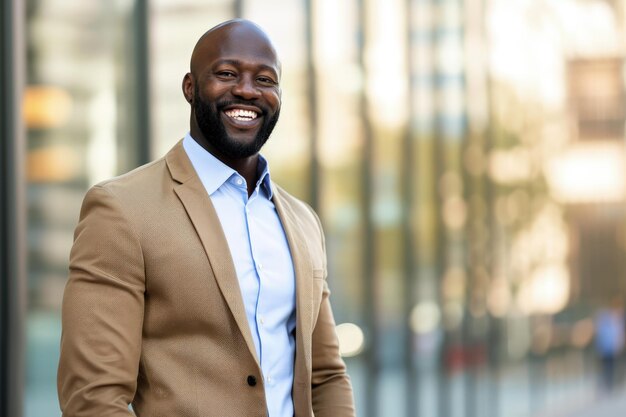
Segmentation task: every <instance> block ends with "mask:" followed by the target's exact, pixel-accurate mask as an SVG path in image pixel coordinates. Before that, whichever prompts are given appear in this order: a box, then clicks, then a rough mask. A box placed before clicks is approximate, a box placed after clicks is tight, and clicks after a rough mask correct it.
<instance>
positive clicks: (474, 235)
mask: <svg viewBox="0 0 626 417" xmlns="http://www.w3.org/2000/svg"><path fill="white" fill-rule="evenodd" d="M479 1H480V0H479ZM480 6H481V9H482V4H481V5H480ZM461 7H464V5H461ZM465 7H476V4H475V3H474V4H470V5H465ZM464 15H465V16H466V18H465V24H464V29H463V34H464V36H467V35H466V33H467V32H468V31H469V30H470V29H471V28H470V27H469V24H470V20H469V18H468V17H467V16H468V12H467V10H465V12H464ZM464 45H466V44H465V43H464ZM463 52H464V53H463V55H464V58H465V61H467V60H469V59H472V57H471V56H468V52H470V51H467V50H464V51H463ZM464 66H465V73H466V74H467V71H468V66H467V64H465V65H464ZM466 77H468V75H466ZM469 82H471V81H469ZM469 82H468V81H466V82H465V91H464V94H463V96H464V99H463V101H464V107H465V109H466V110H465V114H466V118H467V124H466V126H467V127H466V132H465V140H464V144H463V146H462V147H461V149H462V152H461V172H462V173H463V179H464V180H463V194H464V197H463V198H464V199H465V201H466V204H467V207H469V210H468V212H469V216H468V221H467V222H466V225H465V236H466V242H465V250H466V256H465V265H464V269H465V270H466V271H468V272H467V283H466V285H465V294H464V305H465V308H464V314H463V328H462V338H463V344H464V346H465V350H466V352H468V351H469V352H470V355H471V356H470V358H472V359H473V358H474V355H475V349H476V340H475V337H474V334H473V331H472V328H473V325H474V319H473V317H472V314H471V304H472V301H473V300H472V292H473V291H475V288H476V287H475V286H476V285H477V281H478V277H477V271H478V269H477V268H478V266H479V265H483V259H482V256H483V253H482V247H481V245H482V240H483V239H482V233H483V231H482V227H480V225H479V223H480V222H482V218H481V214H482V213H480V212H478V211H477V210H476V206H475V204H474V196H476V195H477V194H478V193H480V180H481V178H480V177H478V178H476V176H475V175H474V171H471V170H470V169H468V167H467V166H466V164H467V160H466V159H465V158H466V155H467V150H468V149H469V147H471V146H477V147H480V146H481V144H482V143H481V140H480V138H481V136H482V135H483V133H484V132H478V131H477V129H476V128H475V123H473V121H472V120H470V113H469V111H468V110H467V109H468V107H469V105H470V103H471V97H469V96H468V84H469ZM481 151H482V149H481ZM464 162H465V163H464ZM479 251H480V252H479ZM476 366H477V365H476V363H475V361H474V360H471V361H470V362H469V363H468V364H467V365H466V371H465V374H464V377H465V379H464V385H465V387H464V391H465V396H464V399H465V407H464V409H465V416H466V417H475V416H476V406H477V403H478V402H477V396H478V380H477V378H476V372H477V370H476Z"/></svg>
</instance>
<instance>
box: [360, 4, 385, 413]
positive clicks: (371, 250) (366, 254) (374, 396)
mask: <svg viewBox="0 0 626 417" xmlns="http://www.w3.org/2000/svg"><path fill="white" fill-rule="evenodd" d="M357 5H358V13H359V19H358V25H359V28H358V42H359V43H358V57H359V66H360V68H361V71H362V74H363V76H362V80H363V85H362V86H361V97H360V103H359V112H360V118H361V124H362V126H363V153H362V155H361V158H362V161H361V166H362V171H361V213H362V216H363V217H362V219H363V232H364V236H363V281H364V288H365V290H364V301H365V306H367V307H366V308H365V310H364V316H365V317H364V318H365V323H366V325H367V336H368V344H367V347H366V349H365V352H364V357H365V361H366V366H367V376H366V382H365V385H366V387H365V390H366V398H365V404H366V407H365V410H364V412H365V414H364V415H365V416H366V417H375V416H376V415H377V413H378V380H379V373H380V372H379V370H380V366H379V363H378V362H379V359H378V336H379V334H378V326H377V325H376V318H377V317H378V308H377V305H378V303H377V302H376V291H375V285H376V282H375V277H376V262H375V256H376V250H375V249H376V248H375V245H374V239H375V233H376V232H375V230H374V224H373V222H372V192H373V181H372V168H373V147H374V138H373V132H372V126H371V122H370V119H369V111H368V107H369V105H368V97H367V90H366V84H367V62H366V59H365V47H366V44H367V0H358V3H357Z"/></svg>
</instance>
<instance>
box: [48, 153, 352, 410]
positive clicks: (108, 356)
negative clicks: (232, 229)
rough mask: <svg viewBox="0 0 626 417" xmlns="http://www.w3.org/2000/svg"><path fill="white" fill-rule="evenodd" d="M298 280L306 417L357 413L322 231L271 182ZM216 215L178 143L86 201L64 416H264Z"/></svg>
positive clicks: (299, 377)
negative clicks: (331, 294)
mask: <svg viewBox="0 0 626 417" xmlns="http://www.w3.org/2000/svg"><path fill="white" fill-rule="evenodd" d="M273 201H274V204H275V206H276V209H277V211H278V214H279V216H280V219H281V221H282V224H283V227H284V229H285V232H286V235H287V239H288V242H289V247H290V250H291V254H292V256H293V263H294V267H295V272H296V315H297V324H296V359H295V371H294V384H293V402H294V407H295V416H296V417H305V416H306V417H311V416H315V417H344V416H345V417H350V416H354V415H355V411H354V405H353V399H352V388H351V385H350V380H349V378H348V376H347V375H346V369H345V365H344V363H343V361H342V360H341V358H340V356H339V351H338V344H337V337H336V334H335V328H334V326H335V323H334V319H333V314H332V311H331V307H330V303H329V300H328V295H329V291H328V287H327V285H326V280H325V278H326V256H325V248H324V236H323V234H322V229H321V227H320V224H319V220H318V218H317V216H316V215H315V214H314V213H313V211H312V210H311V209H310V208H309V207H308V206H307V205H305V204H304V203H302V202H300V201H299V200H297V199H295V198H294V197H292V196H290V195H289V194H287V193H286V192H285V191H284V190H282V189H281V188H279V187H275V186H274V197H273ZM255 352H256V351H255V348H254V344H253V342H252V337H251V334H250V329H249V326H248V322H247V318H246V314H245V311H244V305H243V300H242V297H241V292H240V289H239V283H238V280H237V276H236V274H235V268H234V265H233V262H232V259H231V256H230V252H229V249H228V244H227V241H226V237H225V236H224V232H223V230H222V227H221V225H220V222H219V219H218V217H217V214H216V212H215V209H214V208H213V205H212V204H211V200H210V198H209V196H208V195H207V193H206V191H205V189H204V187H203V185H202V183H201V182H200V179H199V177H198V176H197V175H196V172H195V170H194V169H193V167H192V165H191V163H190V161H189V159H188V158H187V155H186V153H185V151H184V149H183V147H182V142H179V143H178V144H177V145H176V146H174V148H173V149H172V150H171V151H170V152H169V153H168V154H167V155H166V156H165V157H164V158H161V159H159V160H157V161H155V162H153V163H151V164H148V165H145V166H143V167H140V168H138V169H136V170H134V171H132V172H130V173H128V174H126V175H123V176H121V177H118V178H115V179H112V180H110V181H107V182H104V183H101V184H99V185H96V186H95V187H93V188H92V189H91V190H89V192H88V193H87V195H86V197H85V200H84V202H83V207H82V209H81V214H80V221H79V224H78V226H77V228H76V232H75V236H74V246H73V248H72V252H71V255H70V276H69V281H68V283H67V286H66V289H65V295H64V298H63V335H62V339H61V359H60V363H59V373H58V390H59V400H60V405H61V409H62V410H63V415H64V416H67V417H70V416H71V417H79V416H91V417H94V416H98V417H99V416H107V417H109V416H129V415H132V413H131V412H130V411H129V409H128V404H129V403H131V402H132V404H133V409H134V411H135V413H136V415H137V416H141V417H210V416H215V417H256V416H259V417H261V416H266V415H267V411H266V410H267V406H266V403H265V395H264V387H263V378H262V375H261V369H260V366H259V362H258V360H257V358H256V353H255Z"/></svg>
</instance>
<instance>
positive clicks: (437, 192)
mask: <svg viewBox="0 0 626 417" xmlns="http://www.w3.org/2000/svg"><path fill="white" fill-rule="evenodd" d="M445 1H446V0H431V1H430V5H431V8H432V9H431V10H432V11H433V14H434V28H433V34H432V40H433V41H432V46H431V53H432V57H433V58H435V59H433V60H432V62H434V63H435V64H434V66H433V76H434V88H433V95H434V100H433V101H434V103H435V104H434V108H435V123H434V124H433V126H434V128H433V161H434V174H435V175H434V176H433V181H434V183H433V191H434V196H433V197H434V203H435V210H434V212H435V225H436V226H435V227H436V244H435V247H436V253H435V276H436V280H437V281H436V284H437V304H438V305H439V308H440V309H441V311H442V318H443V320H442V325H443V323H445V311H444V308H443V307H444V301H445V300H444V298H443V294H442V289H443V288H442V281H443V274H444V272H445V269H446V265H447V258H448V257H447V250H448V239H447V234H446V230H445V225H444V222H443V214H442V211H443V196H442V195H441V189H440V181H441V178H442V176H443V174H444V172H445V170H446V146H445V143H444V141H445V140H446V138H445V137H444V135H443V126H442V124H443V123H445V121H444V117H443V114H442V105H441V98H440V97H441V91H440V90H441V88H442V86H443V74H442V73H441V68H439V66H438V65H437V64H436V62H437V60H436V57H437V55H438V53H439V45H440V41H441V39H440V37H441V31H442V28H441V13H442V12H441V8H442V4H443V3H444V2H445ZM441 334H442V340H441V345H440V349H439V383H438V389H437V395H438V397H437V398H438V401H437V403H438V407H437V408H438V410H437V411H438V413H437V415H438V416H439V417H449V416H450V408H451V405H450V403H451V401H450V393H449V391H450V387H449V384H448V375H447V365H446V353H447V349H448V335H447V332H446V330H445V328H444V329H443V331H442V332H441Z"/></svg>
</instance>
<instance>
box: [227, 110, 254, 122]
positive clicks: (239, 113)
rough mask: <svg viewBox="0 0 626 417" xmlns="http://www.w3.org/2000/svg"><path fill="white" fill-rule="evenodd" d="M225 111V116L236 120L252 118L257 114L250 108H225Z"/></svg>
mask: <svg viewBox="0 0 626 417" xmlns="http://www.w3.org/2000/svg"><path fill="white" fill-rule="evenodd" d="M225 113H226V116H228V117H230V118H233V119H236V120H254V119H256V118H257V116H258V114H257V113H256V112H254V111H252V110H243V109H233V110H227V111H226V112H225Z"/></svg>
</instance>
